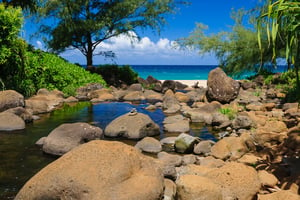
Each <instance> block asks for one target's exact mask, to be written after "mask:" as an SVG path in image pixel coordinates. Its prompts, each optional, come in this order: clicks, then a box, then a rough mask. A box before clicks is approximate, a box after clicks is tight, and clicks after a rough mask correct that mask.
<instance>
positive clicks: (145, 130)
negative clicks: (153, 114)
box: [104, 113, 160, 139]
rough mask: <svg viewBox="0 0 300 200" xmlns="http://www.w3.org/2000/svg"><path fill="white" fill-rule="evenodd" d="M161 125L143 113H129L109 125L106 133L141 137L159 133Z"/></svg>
mask: <svg viewBox="0 0 300 200" xmlns="http://www.w3.org/2000/svg"><path fill="white" fill-rule="evenodd" d="M159 133H160V130H159V126H158V125H157V124H156V123H154V122H153V121H152V119H151V118H150V117H149V116H148V115H145V114H143V113H135V114H131V113H127V114H124V115H122V116H120V117H118V118H116V119H114V120H113V121H112V122H111V123H109V124H108V125H107V127H106V128H105V131H104V134H105V135H106V136H108V137H126V138H129V139H140V138H144V137H146V136H154V135H159Z"/></svg>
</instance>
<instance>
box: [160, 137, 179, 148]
mask: <svg viewBox="0 0 300 200" xmlns="http://www.w3.org/2000/svg"><path fill="white" fill-rule="evenodd" d="M176 138H177V137H166V138H163V139H161V140H160V143H161V145H162V147H163V150H164V151H168V152H170V151H175V140H176Z"/></svg>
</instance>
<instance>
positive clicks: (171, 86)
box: [162, 80, 176, 93]
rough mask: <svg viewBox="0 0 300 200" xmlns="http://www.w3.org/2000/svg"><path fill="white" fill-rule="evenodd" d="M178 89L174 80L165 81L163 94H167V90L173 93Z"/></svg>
mask: <svg viewBox="0 0 300 200" xmlns="http://www.w3.org/2000/svg"><path fill="white" fill-rule="evenodd" d="M175 89H176V82H175V81H173V80H165V81H164V82H163V84H162V93H165V92H166V91H167V90H172V91H173V92H174V91H175Z"/></svg>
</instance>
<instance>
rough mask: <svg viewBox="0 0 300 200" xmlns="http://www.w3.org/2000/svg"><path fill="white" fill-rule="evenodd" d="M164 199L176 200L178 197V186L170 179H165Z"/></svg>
mask: <svg viewBox="0 0 300 200" xmlns="http://www.w3.org/2000/svg"><path fill="white" fill-rule="evenodd" d="M164 185H165V190H164V197H163V200H175V196H176V184H175V183H174V182H173V181H171V180H170V179H166V178H165V179H164Z"/></svg>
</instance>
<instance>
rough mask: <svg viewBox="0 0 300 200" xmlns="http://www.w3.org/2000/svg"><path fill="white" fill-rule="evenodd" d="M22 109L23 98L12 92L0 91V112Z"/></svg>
mask: <svg viewBox="0 0 300 200" xmlns="http://www.w3.org/2000/svg"><path fill="white" fill-rule="evenodd" d="M19 106H20V107H24V97H23V95H21V94H20V93H18V92H16V91H14V90H4V91H0V112H2V111H5V110H7V109H10V108H15V107H19Z"/></svg>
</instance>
